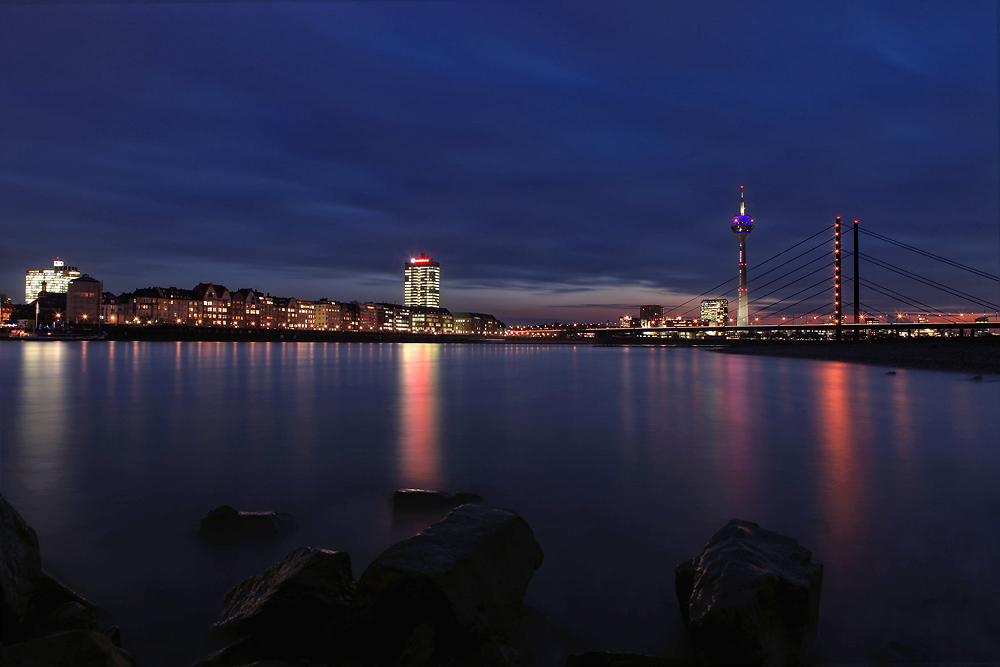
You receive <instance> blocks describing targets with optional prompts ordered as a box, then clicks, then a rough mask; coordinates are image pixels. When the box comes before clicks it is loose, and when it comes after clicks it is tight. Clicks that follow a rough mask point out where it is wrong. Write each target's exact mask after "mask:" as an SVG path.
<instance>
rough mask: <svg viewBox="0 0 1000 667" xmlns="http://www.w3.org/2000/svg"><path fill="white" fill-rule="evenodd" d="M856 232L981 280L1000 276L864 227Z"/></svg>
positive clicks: (998, 278)
mask: <svg viewBox="0 0 1000 667" xmlns="http://www.w3.org/2000/svg"><path fill="white" fill-rule="evenodd" d="M858 231H860V232H862V233H864V234H868V235H869V236H873V237H875V238H877V239H879V240H880V241H885V242H886V243H891V244H893V245H897V246H899V247H900V248H905V249H906V250H910V251H912V252H915V253H919V254H921V255H923V256H924V257H929V258H931V259H936V260H937V261H939V262H943V263H945V264H949V265H951V266H954V267H955V268H958V269H962V270H964V271H968V272H969V273H974V274H976V275H978V276H982V277H983V278H989V279H990V280H996V281H1000V276H995V275H993V274H992V273H987V272H986V271H980V270H979V269H976V268H973V267H971V266H966V265H965V264H961V263H959V262H956V261H954V260H950V259H948V258H947V257H941V256H940V255H935V254H934V253H932V252H927V251H926V250H921V249H920V248H915V247H914V246H911V245H907V244H906V243H902V242H901V241H896V240H893V239H890V238H889V237H888V236H883V235H882V234H878V233H876V232H873V231H871V230H868V229H865V228H864V227H859V228H858Z"/></svg>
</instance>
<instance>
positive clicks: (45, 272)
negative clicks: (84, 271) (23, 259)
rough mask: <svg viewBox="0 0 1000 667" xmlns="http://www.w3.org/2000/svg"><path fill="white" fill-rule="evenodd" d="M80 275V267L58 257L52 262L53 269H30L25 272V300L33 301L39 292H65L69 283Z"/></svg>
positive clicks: (26, 301)
mask: <svg viewBox="0 0 1000 667" xmlns="http://www.w3.org/2000/svg"><path fill="white" fill-rule="evenodd" d="M79 277H80V271H79V269H77V268H76V267H75V266H66V264H65V262H63V261H62V260H61V259H59V258H58V257H56V259H55V261H54V262H52V268H51V269H29V270H28V271H27V272H26V273H25V274H24V302H25V303H31V302H32V301H34V300H35V299H37V298H38V294H39V292H50V293H55V292H58V293H64V292H66V290H68V289H69V284H70V283H71V282H72V281H74V280H76V279H77V278H79Z"/></svg>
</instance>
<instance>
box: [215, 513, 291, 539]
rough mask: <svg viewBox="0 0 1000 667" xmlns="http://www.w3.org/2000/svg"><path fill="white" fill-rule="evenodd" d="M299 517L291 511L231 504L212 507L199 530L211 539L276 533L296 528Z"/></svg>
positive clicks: (245, 537) (243, 537)
mask: <svg viewBox="0 0 1000 667" xmlns="http://www.w3.org/2000/svg"><path fill="white" fill-rule="evenodd" d="M297 527H298V524H297V522H296V521H295V517H294V516H292V515H291V514H288V513H287V512H240V511H238V510H236V509H235V508H233V507H230V506H229V505H222V506H221V507H216V508H215V509H214V510H212V511H210V512H209V513H208V514H206V515H205V517H204V518H203V519H202V520H201V522H199V524H198V533H199V534H200V535H202V536H203V537H207V538H209V539H222V540H225V539H230V540H237V539H247V538H262V537H273V536H275V535H279V534H288V533H293V532H295V529H296V528H297Z"/></svg>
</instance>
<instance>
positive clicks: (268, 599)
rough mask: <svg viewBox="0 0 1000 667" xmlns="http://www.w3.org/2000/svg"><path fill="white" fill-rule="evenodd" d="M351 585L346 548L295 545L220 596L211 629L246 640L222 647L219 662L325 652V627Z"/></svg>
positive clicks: (336, 618)
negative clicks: (221, 604)
mask: <svg viewBox="0 0 1000 667" xmlns="http://www.w3.org/2000/svg"><path fill="white" fill-rule="evenodd" d="M354 589H355V584H354V576H353V574H352V571H351V557H350V555H349V554H348V553H347V552H345V551H327V550H325V549H313V548H311V547H301V548H299V549H296V550H295V551H293V552H292V553H290V554H289V555H288V556H286V557H285V558H284V559H283V560H281V561H280V562H278V563H276V564H275V565H272V566H271V567H269V568H268V569H266V570H264V571H263V572H261V573H260V574H257V575H254V576H252V577H249V578H247V579H245V580H243V581H242V582H240V583H239V584H238V585H237V586H235V587H234V588H233V589H232V590H230V591H229V592H228V593H227V594H226V597H225V598H224V600H223V610H222V614H221V616H220V618H219V620H218V621H217V622H216V623H215V624H214V625H213V626H212V629H211V632H212V633H214V634H217V635H227V636H230V637H249V638H250V640H249V641H247V642H243V644H242V645H241V646H237V645H233V647H230V648H227V649H223V652H226V651H228V653H225V654H224V655H221V656H220V659H221V660H224V661H223V662H220V664H244V663H246V662H251V661H252V660H254V659H264V658H269V659H273V658H296V659H299V658H303V657H309V656H315V655H316V654H317V653H320V652H322V651H324V650H327V648H328V647H324V646H322V645H323V644H324V643H325V642H326V641H327V639H328V637H327V631H328V630H329V628H330V627H331V626H337V625H339V624H340V623H341V622H342V621H343V620H344V619H345V617H346V616H347V613H348V609H349V606H350V604H351V601H352V600H353V598H354ZM237 660H239V661H238V662H237Z"/></svg>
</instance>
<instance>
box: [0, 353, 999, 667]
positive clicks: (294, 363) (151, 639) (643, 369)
mask: <svg viewBox="0 0 1000 667" xmlns="http://www.w3.org/2000/svg"><path fill="white" fill-rule="evenodd" d="M886 370H888V369H885V368H875V367H868V366H860V365H850V364H843V363H834V362H820V361H808V360H797V359H774V358H755V357H747V356H737V355H725V354H718V353H714V352H711V351H708V350H697V349H676V348H643V347H632V348H599V347H586V346H581V347H570V346H527V345H516V346H513V345H512V346H507V345H447V346H446V345H432V344H427V345H423V344H407V345H394V344H342V343H341V344H323V343H316V344H312V343H299V344H267V343H9V344H3V345H0V392H2V394H0V409H2V413H0V448H2V449H0V456H2V458H0V484H2V492H3V494H4V496H5V497H7V498H8V500H9V501H10V502H11V503H12V504H13V505H14V506H15V507H16V508H17V509H18V510H19V511H20V512H21V514H22V515H23V516H24V517H25V519H26V520H27V521H28V522H29V523H30V524H31V525H33V526H34V527H35V529H36V530H37V531H38V534H39V539H40V542H41V547H42V557H43V560H44V561H45V562H46V563H47V564H48V566H49V567H50V568H51V569H52V571H53V572H54V573H56V574H57V575H58V576H59V577H61V578H62V579H63V580H64V581H65V582H66V583H68V584H69V585H71V586H72V587H74V588H75V589H77V590H78V591H80V592H81V593H83V594H84V595H86V596H88V597H90V598H92V599H93V600H94V601H95V602H97V603H98V604H101V605H102V606H104V607H106V608H108V609H110V610H111V611H112V612H113V613H114V614H115V615H116V617H117V620H118V622H119V623H120V624H121V625H122V626H123V638H124V642H125V645H126V646H127V647H128V648H129V649H131V650H132V651H133V653H134V654H135V655H136V657H137V659H138V660H139V662H140V664H141V665H143V667H149V666H151V665H152V666H156V665H186V664H190V663H191V662H193V661H194V659H195V658H196V657H198V656H199V655H200V652H201V651H203V649H204V647H203V645H202V637H203V633H204V630H205V628H206V627H207V626H208V625H209V624H210V623H211V622H212V621H213V620H214V619H215V617H216V615H217V614H218V611H219V609H220V603H221V599H222V596H223V594H224V593H225V591H226V590H228V589H229V588H230V587H231V586H233V585H234V584H236V583H237V582H238V581H239V580H241V579H242V578H244V577H246V576H248V575H250V574H253V573H255V572H258V571H260V570H262V569H264V568H265V567H267V566H268V565H270V564H272V563H274V562H275V561H277V560H278V559H280V558H281V557H283V556H284V555H285V554H286V553H288V552H289V551H291V550H292V549H293V548H295V547H297V546H300V545H309V546H315V547H323V548H328V549H336V550H345V551H348V552H350V554H351V556H352V559H353V562H354V573H355V576H356V577H359V576H360V575H361V573H362V571H363V570H364V568H365V566H366V565H367V563H368V562H369V561H370V560H371V559H372V558H374V557H375V556H376V555H377V554H378V553H379V552H380V551H381V550H382V549H384V548H385V547H387V546H388V545H389V544H391V543H392V542H394V541H396V540H399V539H402V538H404V537H406V536H408V535H410V534H412V533H413V532H416V531H417V530H420V529H421V528H423V527H424V525H426V523H427V522H428V521H430V520H431V519H430V518H414V517H399V516H394V515H393V512H392V510H391V506H390V504H389V502H388V498H389V496H390V495H391V492H392V491H393V490H394V489H396V488H398V487H402V486H418V487H440V488H445V489H455V490H468V491H477V492H479V493H481V494H483V495H484V496H485V497H486V501H487V503H489V504H494V505H500V506H505V507H509V508H511V509H514V510H516V511H518V512H519V513H521V515H522V516H524V517H525V518H526V519H527V520H528V522H529V523H530V524H531V526H532V528H533V529H534V531H535V534H536V536H537V537H538V539H539V542H540V543H541V544H542V548H543V549H544V550H545V563H544V565H543V566H542V568H541V569H539V570H538V571H537V572H536V573H535V577H534V579H533V580H532V583H531V585H530V587H529V589H528V596H527V602H528V603H529V604H531V605H533V606H534V607H536V608H538V609H540V610H541V611H542V612H544V613H545V615H546V616H547V617H548V618H549V620H551V621H552V622H554V623H556V624H558V625H561V626H563V627H566V628H569V629H570V630H572V631H574V632H575V633H576V634H578V635H579V636H580V637H581V638H582V639H583V640H584V644H585V646H586V647H587V648H592V649H603V650H621V651H640V652H647V653H659V654H664V655H668V656H669V655H681V654H682V652H683V651H684V643H683V641H682V639H681V633H680V631H679V623H680V620H679V615H678V612H677V603H676V600H675V598H674V593H673V567H674V565H676V564H677V563H678V562H680V561H681V560H683V559H686V558H690V557H691V556H693V555H695V554H696V553H697V552H698V550H699V549H700V548H701V547H702V546H703V545H704V543H705V542H706V541H707V540H708V539H709V537H710V536H711V535H712V534H713V533H714V532H715V531H716V530H717V529H718V528H720V527H721V526H722V525H723V524H724V523H725V522H726V521H727V520H729V519H730V518H732V517H740V518H744V519H749V520H752V521H756V522H758V523H760V524H762V525H763V526H764V527H766V528H769V529H772V530H777V531H780V532H783V533H786V534H789V535H792V536H794V537H795V538H797V539H798V540H799V541H800V542H801V543H802V544H804V545H805V546H806V547H808V548H810V549H812V550H813V553H814V555H815V556H816V557H817V558H819V559H821V560H823V561H824V562H825V563H826V573H825V578H824V582H823V595H822V608H821V621H820V624H821V625H820V640H819V649H818V650H819V657H820V658H821V659H823V660H826V661H831V662H852V661H862V660H867V659H870V658H871V657H872V654H873V651H874V650H875V649H877V648H878V646H880V645H881V644H882V643H884V642H885V641H888V640H890V639H895V638H903V637H918V638H921V639H922V640H923V641H924V642H926V643H927V644H928V645H930V646H931V648H932V649H935V650H937V651H938V652H939V654H940V655H941V657H942V658H945V659H947V660H955V661H958V660H973V659H991V660H1000V610H998V606H1000V605H998V604H997V600H998V599H1000V548H998V534H1000V491H998V486H997V481H996V480H997V479H1000V447H998V434H997V412H998V406H1000V382H979V383H977V382H971V381H969V379H968V377H969V375H968V374H961V373H945V372H934V371H909V370H897V374H896V375H895V376H887V375H885V373H886ZM987 379H988V380H989V379H990V378H987ZM224 503H225V504H230V505H233V506H235V507H237V508H239V509H243V510H269V509H270V510H278V511H291V512H293V513H295V514H296V515H297V517H298V518H299V520H300V526H301V528H300V530H299V532H298V533H297V534H296V535H294V536H292V537H290V538H287V539H284V540H282V541H278V542H275V543H270V544H267V545H263V546H261V545H256V546H253V547H250V548H246V549H242V550H232V549H230V550H220V549H213V548H208V547H206V546H205V545H203V544H201V543H200V542H199V541H198V540H196V539H195V536H194V530H195V527H196V525H197V521H198V519H199V518H200V517H201V516H202V515H204V513H205V512H206V511H207V510H209V509H211V508H213V507H215V506H217V505H220V504H224Z"/></svg>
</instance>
